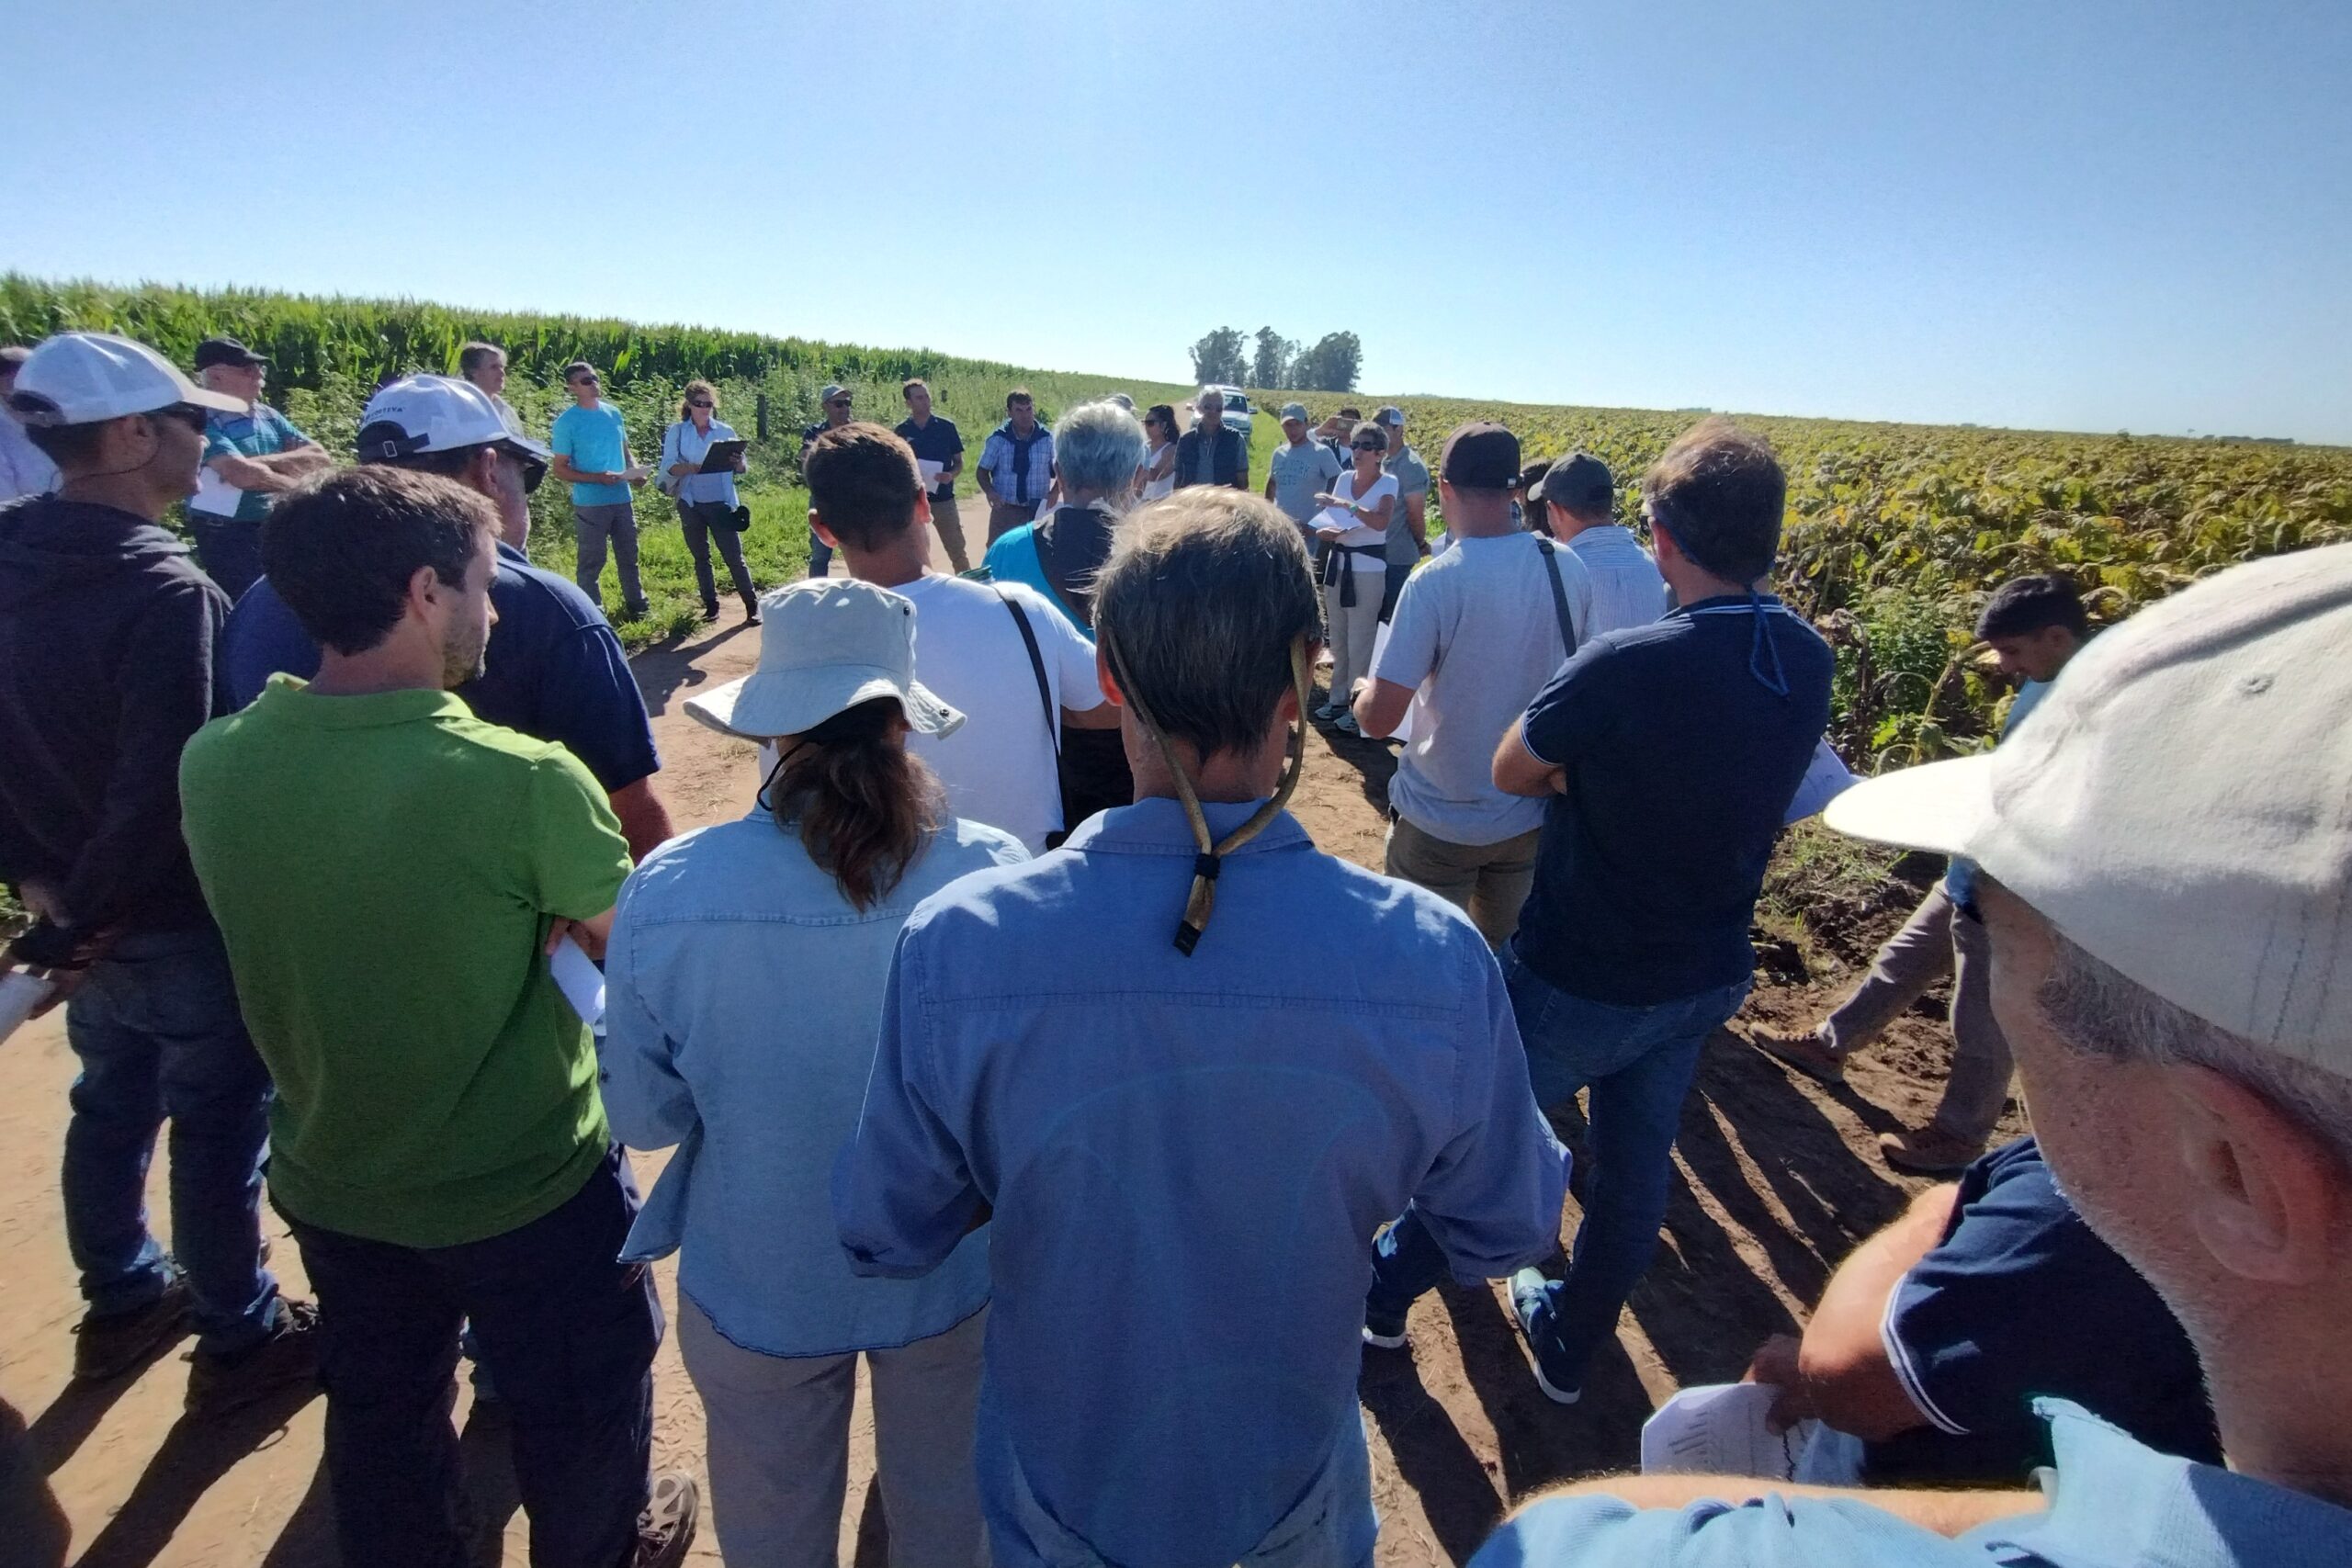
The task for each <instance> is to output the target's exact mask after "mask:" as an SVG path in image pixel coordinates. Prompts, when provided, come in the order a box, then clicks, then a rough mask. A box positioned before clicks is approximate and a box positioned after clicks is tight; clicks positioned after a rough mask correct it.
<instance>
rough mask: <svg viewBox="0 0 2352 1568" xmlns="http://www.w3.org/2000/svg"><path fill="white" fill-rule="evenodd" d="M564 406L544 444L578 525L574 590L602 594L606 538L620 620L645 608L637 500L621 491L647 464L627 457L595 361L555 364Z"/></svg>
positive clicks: (624, 435)
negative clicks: (567, 401) (567, 402)
mask: <svg viewBox="0 0 2352 1568" xmlns="http://www.w3.org/2000/svg"><path fill="white" fill-rule="evenodd" d="M563 385H564V388H565V389H566V390H568V391H569V392H571V407H570V408H568V409H566V410H564V411H563V412H561V413H560V414H558V415H556V416H555V428H554V430H553V431H552V432H550V433H549V435H548V446H550V447H552V448H553V449H554V453H555V465H554V466H555V477H556V478H558V479H561V480H563V481H564V482H565V483H567V484H569V485H570V486H571V512H572V516H573V517H574V519H576V525H577V526H578V528H579V531H580V537H579V548H580V555H579V558H578V563H577V565H578V576H579V581H580V591H581V592H582V593H585V594H587V595H588V597H589V598H590V599H593V600H595V601H596V602H597V603H599V604H601V603H603V600H604V593H605V589H604V576H605V541H606V540H607V539H609V540H611V541H612V551H613V564H614V567H615V569H616V570H617V571H618V572H619V573H620V580H621V618H622V619H623V620H628V621H633V620H636V619H637V618H638V617H639V616H640V615H644V614H645V609H646V605H645V584H644V582H643V581H641V580H640V579H639V577H638V574H637V503H636V502H635V500H634V499H633V498H632V497H631V496H630V494H629V491H632V490H635V489H636V488H638V487H639V486H640V485H642V484H644V483H645V481H646V479H647V477H648V476H649V475H650V473H651V472H652V470H651V469H650V468H644V467H642V466H640V465H639V464H636V463H632V462H630V461H629V456H628V424H627V423H625V422H623V420H622V419H621V411H620V410H618V409H616V408H615V407H614V406H613V405H612V404H610V403H608V402H606V401H605V400H604V398H603V397H602V395H601V393H602V391H603V389H604V382H603V379H602V378H599V377H598V376H597V374H596V367H594V366H593V365H591V364H589V363H588V362H587V361H586V360H584V359H575V360H573V361H572V362H571V364H569V365H567V366H565V367H563Z"/></svg>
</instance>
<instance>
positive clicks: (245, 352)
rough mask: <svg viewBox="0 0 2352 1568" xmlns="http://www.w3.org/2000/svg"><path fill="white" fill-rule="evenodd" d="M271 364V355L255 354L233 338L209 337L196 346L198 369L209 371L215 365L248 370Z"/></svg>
mask: <svg viewBox="0 0 2352 1568" xmlns="http://www.w3.org/2000/svg"><path fill="white" fill-rule="evenodd" d="M268 363H269V355H266V354H255V353H254V351H253V350H252V349H250V348H247V347H246V346H245V345H244V344H241V343H239V342H238V341H237V340H236V339H235V338H232V337H209V338H206V339H205V340H204V341H203V342H202V343H200V344H197V345H196V367H197V368H198V370H204V369H209V367H212V366H215V365H233V366H235V367H237V368H238V369H240V370H248V369H251V368H252V367H254V366H256V365H266V364H268Z"/></svg>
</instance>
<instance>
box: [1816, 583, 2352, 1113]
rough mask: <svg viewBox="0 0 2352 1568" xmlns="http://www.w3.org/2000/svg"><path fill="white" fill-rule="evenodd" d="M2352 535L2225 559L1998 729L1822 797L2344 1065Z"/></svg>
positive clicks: (2103, 644)
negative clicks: (1999, 733)
mask: <svg viewBox="0 0 2352 1568" xmlns="http://www.w3.org/2000/svg"><path fill="white" fill-rule="evenodd" d="M2347 715H2352V545H2335V546H2331V547H2327V548H2324V549H2312V550H2301V551H2298V552H2296V553H2294V554H2292V555H2285V556H2277V557H2273V558H2270V559H2268V560H2261V561H2255V562H2251V563H2249V564H2247V565H2245V566H2239V567H2233V568H2231V569H2230V570H2227V571H2224V572H2222V573H2219V574H2218V575H2216V576H2213V577H2210V578H2207V579H2206V580H2205V581H2201V582H2199V583H2197V584H2195V585H2193V586H2191V587H2189V588H2187V589H2184V590H2182V591H2181V592H2179V593H2177V594H2175V595H2174V596H2173V597H2171V598H2169V599H2166V600H2165V601H2163V602H2162V603H2160V604H2153V605H2151V606H2149V607H2148V608H2147V609H2145V610H2143V611H2141V612H2140V613H2139V614H2138V615H2134V616H2132V617H2131V619H2130V620H2128V621H2126V622H2124V623H2123V624H2122V625H2121V626H2116V627H2114V628H2113V629H2111V630H2109V631H2107V632H2104V633H2102V634H2101V635H2100V636H2098V637H2096V638H2094V639H2092V641H2091V642H2090V644H2089V645H2088V646H2087V647H2086V648H2085V649H2083V651H2082V652H2081V653H2079V654H2077V655H2075V658H2074V660H2072V661H2071V662H2070V663H2068V664H2067V666H2066V669H2065V671H2064V673H2063V674H2062V675H2060V676H2059V677H2058V681H2057V683H2056V684H2055V685H2054V686H2053V687H2052V689H2051V692H2050V694H2049V695H2048V696H2046V697H2044V698H2043V699H2042V700H2041V705H2040V706H2038V707H2036V708H2035V709H2034V711H2033V720H2032V722H2031V723H2030V724H2028V725H2026V726H2025V727H2024V728H2021V729H2020V730H2019V731H2018V734H2017V736H2016V738H2015V739H2011V740H2010V741H2008V742H2007V744H2006V745H2004V746H2002V747H2001V748H2000V749H1999V750H1996V751H1993V752H1990V753H1984V754H1979V755H1977V756H1973V757H1963V758H1960V759H1957V760H1955V761H1948V762H1935V763H1931V764H1929V765H1928V766H1926V767H1921V768H1907V769H1905V770H1904V771H1902V772H1900V773H1889V774H1886V775H1884V776H1883V777H1880V778H1875V779H1871V780H1867V781H1865V782H1864V783H1862V784H1857V785H1855V786H1854V787H1853V788H1852V789H1849V790H1848V791H1847V792H1846V793H1844V794H1843V795H1839V796H1838V798H1837V799H1836V800H1834V801H1832V802H1831V803H1830V805H1829V808H1828V810H1827V811H1826V813H1825V814H1824V816H1825V819H1826V821H1827V822H1828V824H1829V826H1831V827H1832V828H1835V829H1838V831H1840V832H1844V833H1850V834H1852V835H1854V836H1855V837H1856V838H1861V839H1875V840H1881V841H1883V842H1886V843H1894V844H1906V845H1910V846H1913V847H1915V848H1918V849H1924V850H1936V851H1940V852H1943V853H1946V854H1955V855H1966V856H1968V857H1969V858H1970V859H1972V860H1973V861H1975V862H1976V863H1977V864H1979V865H1980V866H1982V867H1983V868H1984V869H1985V871H1986V872H1988V873H1990V874H1992V875H1993V876H1994V877H1995V878H1996V879H1998V881H1999V882H2000V883H2001V885H2002V886H2004V887H2006V888H2007V889H2008V890H2009V891H2011V892H2013V893H2015V894H2016V895H2017V896H2018V897H2019V898H2021V899H2023V900H2024V901H2025V902H2026V903H2027V904H2030V905H2031V906H2032V907H2033V908H2034V909H2035V910H2036V911H2037V912H2039V913H2040V914H2041V916H2042V917H2043V918H2044V919H2047V920H2049V921H2050V923H2051V924H2052V925H2053V926H2055V927H2056V928H2057V929H2058V931H2060V932H2061V933H2062V934H2063V935H2064V936H2065V937H2066V938H2067V940H2068V941H2070V942H2074V943H2075V945H2076V946H2077V947H2080V948H2082V949H2083V950H2084V951H2085V952H2086V953H2090V954H2091V956H2093V957H2094V958H2097V959H2098V960H2100V961H2101V962H2102V963H2105V964H2109V966H2111V967H2113V968H2115V969H2117V970H2119V971H2120V972H2121V973H2122V974H2123V975H2125V976H2127V977H2129V978H2130V979H2131V980H2133V981H2136V982H2137V983H2138V984H2140V985H2142V986H2144V987H2147V988H2148V989H2149V990H2151V991H2153V992H2154V993H2155V994H2156V995H2158V996H2160V997H2162V998H2165V1000H2166V1001H2169V1002H2171V1003H2173V1004H2174V1005H2175V1006H2177V1007H2180V1008H2184V1009H2186V1010H2188V1011H2190V1012H2192V1013H2195V1014H2196V1015H2197V1016H2198V1017H2199V1018H2201V1019H2204V1020H2206V1021H2208V1022H2211V1023H2215V1024H2218V1025H2220V1026H2221V1027H2222V1028H2223V1029H2226V1030H2228V1031H2230V1032H2232V1033H2233V1034H2238V1035H2241V1036H2244V1037H2245V1039H2248V1040H2251V1041H2253V1042H2255V1043H2257V1044H2261V1045H2265V1046H2268V1047H2270V1048H2271V1049H2273V1050H2276V1051H2278V1052H2280V1053H2281V1054H2283V1055H2289V1056H2292V1057H2295V1058H2297V1059H2298V1060H2301V1061H2303V1062H2306V1063H2308V1064H2310V1065H2311V1066H2315V1067H2319V1068H2322V1069H2324V1070H2325V1071H2328V1072H2333V1073H2340V1074H2344V1075H2345V1076H2346V1077H2352V807H2347V806H2346V802H2352V722H2347V719H2346V716H2347Z"/></svg>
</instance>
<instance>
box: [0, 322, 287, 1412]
mask: <svg viewBox="0 0 2352 1568" xmlns="http://www.w3.org/2000/svg"><path fill="white" fill-rule="evenodd" d="M244 406H245V405H244V403H243V401H242V400H239V399H237V398H235V397H232V396H230V395H229V394H227V393H223V392H214V391H208V390H204V389H199V388H198V387H197V386H195V385H194V384H193V383H192V382H190V381H189V380H188V378H187V377H185V376H183V375H181V374H180V373H179V372H178V371H177V370H175V369H174V368H173V367H172V366H171V364H170V363H169V362H168V361H166V360H165V359H164V356H163V355H159V354H157V353H155V352H154V351H153V349H151V348H148V347H147V346H146V345H144V344H136V343H131V342H130V341H129V340H127V339H124V338H119V337H107V336H103V335H100V334H97V333H63V334H61V335H59V336H57V337H53V338H51V339H50V340H49V341H47V342H46V343H44V344H41V345H40V347H39V348H38V349H36V350H34V351H33V353H32V355H30V357H28V359H27V360H26V362H25V365H24V367H23V369H22V370H21V371H20V372H19V373H18V375H17V385H16V387H15V389H14V390H13V392H12V402H11V405H10V409H11V412H12V414H13V415H14V416H15V417H17V418H19V419H22V420H24V421H26V422H27V425H26V428H27V429H28V432H29V434H30V435H31V438H32V439H33V440H34V441H35V442H37V443H38V444H39V445H40V448H41V449H42V450H43V451H44V452H45V453H46V454H47V455H48V456H49V457H51V458H53V459H54V460H55V461H56V463H57V465H58V467H59V468H60V469H61V470H62V482H61V484H60V486H59V489H58V491H57V493H56V494H54V495H48V496H41V497H38V498H35V499H30V500H25V501H19V502H15V503H14V504H12V505H9V506H7V507H6V508H0V756H6V759H7V761H6V765H5V766H0V879H5V880H6V882H7V883H8V884H9V885H10V886H13V887H15V888H16V889H17V894H18V896H19V897H22V898H23V900H24V902H25V904H26V906H27V908H29V909H30V910H31V911H32V914H33V917H34V919H33V923H32V925H31V926H30V927H28V929H27V930H26V931H25V932H24V934H23V935H21V936H19V937H18V938H17V940H16V942H14V943H13V944H12V945H11V946H10V947H9V949H8V953H7V957H8V960H9V961H10V963H11V964H21V965H23V966H24V967H25V968H27V969H29V970H33V971H36V972H42V973H45V974H46V975H47V976H48V977H49V978H50V979H51V980H52V981H54V982H55V983H56V984H57V986H58V989H59V990H60V991H61V992H62V994H63V995H64V996H65V997H66V998H67V1000H66V1004H65V1036H66V1040H67V1042H68V1043H70V1044H71V1045H72V1046H73V1048H74V1055H75V1056H76V1057H77V1058H79V1060H80V1063H81V1073H80V1076H79V1077H76V1078H75V1080H74V1089H73V1095H72V1100H73V1119H72V1120H71V1121H70V1122H68V1123H67V1126H66V1134H65V1167H64V1174H63V1177H62V1180H61V1183H60V1185H61V1187H62V1191H63V1196H64V1200H65V1239H66V1245H67V1247H69V1248H70V1249H71V1251H72V1253H73V1255H74V1266H75V1267H76V1268H77V1269H79V1270H80V1271H81V1277H82V1280H81V1282H82V1294H83V1297H84V1298H85V1300H86V1301H87V1302H88V1303H89V1311H88V1313H87V1314H86V1315H85V1317H84V1318H83V1320H82V1325H81V1328H80V1329H79V1331H78V1333H77V1336H76V1337H75V1340H74V1377H75V1379H76V1380H77V1381H82V1382H96V1381H99V1380H103V1379H107V1378H113V1377H117V1376H119V1375H120V1374H121V1373H124V1372H127V1371H131V1370H132V1369H134V1368H136V1367H138V1366H140V1365H141V1364H142V1363H143V1362H144V1361H145V1360H146V1359H148V1358H149V1357H151V1356H153V1354H154V1353H155V1352H156V1351H157V1350H159V1349H161V1348H163V1347H164V1346H166V1345H169V1344H171V1343H172V1342H173V1341H174V1340H175V1339H177V1338H178V1337H180V1336H181V1335H183V1334H185V1333H187V1330H188V1327H189V1320H190V1318H191V1317H192V1318H193V1320H194V1326H195V1328H196V1331H197V1336H198V1337H197V1350H196V1356H195V1359H194V1364H193V1366H192V1368H191V1370H190V1371H189V1374H188V1388H187V1405H188V1409H189V1410H190V1411H191V1412H193V1413H195V1414H197V1415H199V1416H209V1415H214V1414H219V1413H221V1412H224V1411H227V1410H230V1409H233V1408H236V1407H238V1406H240V1405H243V1404H250V1403H252V1402H253V1401H254V1400H255V1399H258V1398H260V1397H262V1396H263V1395H265V1394H266V1393H270V1392H271V1391H272V1390H274V1389H277V1388H279V1387H282V1386H284V1385H286V1384H288V1383H289V1382H303V1381H307V1380H308V1379H309V1378H310V1377H311V1373H312V1372H313V1371H314V1370H315V1367H316V1363H317V1354H318V1346H317V1338H316V1336H315V1334H314V1333H313V1332H312V1325H313V1322H314V1317H313V1314H312V1313H311V1309H310V1308H309V1307H308V1306H307V1305H301V1304H298V1303H292V1302H288V1301H286V1300H284V1299H282V1298H281V1297H280V1296H279V1295H278V1292H277V1280H274V1279H273V1278H271V1276H270V1273H269V1270H268V1269H266V1268H264V1267H263V1266H262V1237H261V1162H262V1149H263V1144H264V1142H265V1140H266V1136H267V1125H268V1124H267V1116H268V1110H267V1108H268V1105H269V1075H268V1073H267V1072H266V1070H265V1069H264V1067H263V1066H262V1063H261V1058H260V1057H258V1056H257V1055H254V1045H253V1041H252V1039H251V1038H250V1037H249V1036H248V1035H247V1034H246V1032H245V1024H244V1021H243V1018H242V1017H241V1016H240V1014H239V1012H238V1008H237V994H236V991H235V989H234V987H233V984H232V980H231V978H230V972H229V958H228V954H227V953H226V952H224V951H223V949H222V947H221V944H220V931H218V930H217V929H216V928H215V927H214V925H213V923H212V917H211V915H210V914H209V912H208V911H207V910H206V908H205V906H204V897H203V895H202V893H201V892H200V891H199V890H198V886H197V882H196V876H195V874H194V873H193V872H192V871H191V870H190V869H189V866H188V852H187V843H186V841H185V840H183V839H182V838H181V835H180V795H179V766H180V751H181V749H182V747H183V746H184V745H185V744H186V743H187V739H188V737H189V736H191V735H193V734H195V733H196V731H197V729H198V727H199V726H201V725H202V724H203V723H204V722H205V721H206V720H207V719H209V718H210V717H211V716H213V715H214V714H215V713H216V712H217V711H219V710H218V707H217V705H216V698H215V696H214V692H215V685H214V680H213V667H212V649H213V643H214V640H215V639H216V638H217V637H219V635H220V625H221V621H222V619H223V618H224V617H225V616H226V615H228V612H229V604H228V601H227V600H226V599H225V598H223V597H222V595H221V593H220V590H219V589H218V588H217V587H215V586H214V585H213V584H212V582H211V581H209V579H207V578H206V577H205V575H204V574H203V573H202V572H200V571H198V570H197V569H196V566H195V564H194V563H193V562H191V561H190V560H189V559H188V552H187V546H186V545H183V544H181V543H180V542H179V541H178V540H176V539H175V538H173V537H172V536H171V535H169V534H167V533H165V532H164V529H163V527H162V526H161V524H162V521H163V518H164V513H166V512H168V511H169V510H170V509H171V508H172V507H174V506H175V505H177V504H179V503H180V502H183V501H185V500H187V497H188V496H189V495H190V494H191V493H193V492H194V491H195V490H196V487H197V468H198V463H199V462H200V461H201V460H202V457H203V453H204V440H205V436H204V427H205V420H206V415H207V413H208V412H210V413H216V414H236V413H239V412H242V411H243V408H244ZM167 1116H168V1117H169V1118H170V1119H171V1123H172V1146H171V1153H172V1192H171V1196H172V1242H173V1246H174V1247H175V1251H176V1254H177V1256H176V1258H175V1257H172V1256H168V1255H166V1254H165V1253H164V1250H163V1248H162V1247H159V1246H157V1245H156V1242H155V1238H154V1237H153V1235H151V1234H149V1232H148V1229H147V1207H146V1190H147V1167H148V1161H149V1159H150V1158H151V1157H152V1156H153V1152H154V1145H155V1134H156V1132H157V1130H158V1128H159V1127H160V1126H161V1125H162V1123H163V1122H164V1118H165V1117H167Z"/></svg>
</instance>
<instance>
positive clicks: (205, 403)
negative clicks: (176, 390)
mask: <svg viewBox="0 0 2352 1568" xmlns="http://www.w3.org/2000/svg"><path fill="white" fill-rule="evenodd" d="M180 400H181V401H182V402H184V403H192V404H194V405H195V406H196V407H198V408H200V409H210V410H212V411H213V412H215V413H243V412H245V400H243V398H232V397H231V396H230V395H229V394H228V393H226V392H216V391H214V390H213V389H211V388H209V387H199V386H198V385H197V384H196V383H194V382H193V381H191V382H189V383H188V388H187V391H185V392H183V393H181V394H180Z"/></svg>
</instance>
